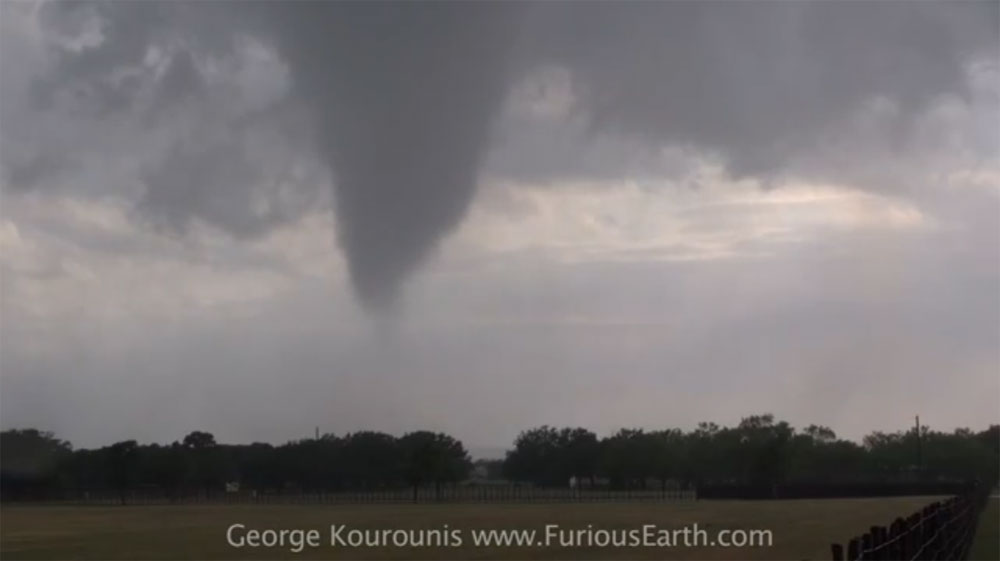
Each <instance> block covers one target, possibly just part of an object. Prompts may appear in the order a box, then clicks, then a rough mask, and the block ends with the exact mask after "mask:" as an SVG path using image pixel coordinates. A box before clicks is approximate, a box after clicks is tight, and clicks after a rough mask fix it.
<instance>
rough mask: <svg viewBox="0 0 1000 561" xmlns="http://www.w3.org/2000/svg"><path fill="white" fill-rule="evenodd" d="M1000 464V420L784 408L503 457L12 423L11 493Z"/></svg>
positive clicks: (616, 485)
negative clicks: (77, 445)
mask: <svg viewBox="0 0 1000 561" xmlns="http://www.w3.org/2000/svg"><path fill="white" fill-rule="evenodd" d="M477 464H478V467H479V469H477V470H475V472H473V468H474V467H476V465H477ZM998 474H1000V425H992V426H990V427H989V428H988V429H986V430H983V431H980V432H974V431H972V430H969V429H958V430H956V431H954V432H950V433H948V432H938V431H932V430H930V429H928V428H926V427H923V428H922V429H921V431H920V432H919V434H918V433H917V431H916V430H910V431H906V432H895V433H882V432H873V433H871V434H869V435H868V436H866V437H865V438H864V439H863V441H862V442H860V443H856V442H853V441H850V440H845V439H840V438H838V437H837V436H836V434H835V433H834V432H833V431H832V430H831V429H829V428H827V427H822V426H815V425H810V426H808V427H806V428H805V429H802V430H796V429H795V428H793V427H792V426H791V425H789V424H788V423H787V422H785V421H776V420H775V419H774V417H773V416H772V415H754V416H750V417H746V418H744V419H743V420H742V421H741V422H740V423H739V424H738V425H736V426H733V427H722V426H719V425H717V424H715V423H700V424H699V425H698V426H697V427H696V428H695V429H694V430H691V431H683V430H680V429H663V430H651V431H647V430H642V429H622V430H620V431H618V432H616V433H614V434H612V435H610V436H607V437H604V438H599V437H598V436H597V435H596V434H595V433H594V432H592V431H590V430H588V429H585V428H581V427H566V428H555V427H550V426H542V427H537V428H533V429H530V430H526V431H524V432H522V433H521V434H520V435H518V437H517V439H516V440H515V441H514V443H513V447H512V448H511V449H510V450H509V451H508V452H507V455H506V457H505V458H503V459H496V460H480V461H478V462H476V463H474V462H472V461H471V459H470V457H469V454H468V452H467V451H466V449H465V446H464V445H463V444H462V442H461V441H459V440H458V439H456V438H454V437H452V436H449V435H447V434H443V433H435V432H430V431H415V432H411V433H407V434H405V435H403V436H401V437H395V436H393V435H389V434H385V433H381V432H373V431H361V432H355V433H350V434H345V435H343V436H337V435H334V434H324V435H322V436H319V437H318V438H310V439H302V440H295V441H291V442H287V443H285V444H282V445H278V446H274V445H271V444H267V443H260V442H255V443H252V444H220V443H217V442H216V440H215V438H214V437H213V435H212V434H210V433H207V432H201V431H195V432H192V433H190V434H188V435H187V436H185V437H184V438H183V439H182V440H180V441H176V442H173V443H172V444H167V445H160V444H139V443H137V442H136V441H134V440H127V441H122V442H116V443H114V444H111V445H110V446H105V447H102V448H98V449H73V447H72V446H71V445H70V443H69V442H66V441H64V440H61V439H59V438H57V437H56V436H55V435H53V434H51V433H48V432H43V431H38V430H35V429H12V430H6V431H3V432H0V498H2V499H3V500H18V499H41V498H79V497H81V496H84V495H85V494H86V493H89V492H105V493H107V492H114V493H118V494H119V495H120V496H121V498H122V500H123V501H124V500H125V498H126V496H127V495H128V493H130V492H135V491H143V492H147V493H157V494H160V495H162V496H164V497H168V498H171V497H182V496H192V495H198V496H212V495H217V494H221V493H223V492H225V489H226V485H227V484H232V483H236V484H238V486H239V488H240V489H241V490H243V491H244V492H254V493H273V492H303V493H333V492H339V491H375V490H385V489H403V488H412V489H413V492H414V497H416V493H417V490H418V489H420V488H426V487H433V488H438V489H439V488H440V487H441V486H442V485H450V484H456V483H460V482H468V481H469V480H470V477H472V478H473V479H474V480H481V479H489V480H507V481H508V482H511V483H515V484H531V485H535V486H544V487H554V486H555V487H566V486H567V485H568V484H569V482H570V480H571V478H572V479H573V481H574V482H575V483H576V484H577V485H579V486H581V487H595V488H611V489H646V488H650V487H653V486H658V487H660V488H667V487H668V486H669V487H671V488H675V487H680V488H698V487H700V486H702V485H711V484H750V485H774V484H782V483H796V482H807V483H811V484H835V483H851V482H892V481H967V480H970V479H974V478H979V479H983V480H987V481H996V480H997V476H998Z"/></svg>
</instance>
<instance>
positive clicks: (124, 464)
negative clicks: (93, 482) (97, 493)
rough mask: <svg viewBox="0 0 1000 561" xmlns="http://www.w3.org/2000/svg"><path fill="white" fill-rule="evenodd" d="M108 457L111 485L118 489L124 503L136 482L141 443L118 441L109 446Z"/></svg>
mask: <svg viewBox="0 0 1000 561" xmlns="http://www.w3.org/2000/svg"><path fill="white" fill-rule="evenodd" d="M107 458H108V464H109V469H108V474H109V476H110V478H111V481H110V483H111V486H112V487H113V488H114V489H115V490H117V491H118V497H119V499H121V503H122V504H123V505H124V504H125V502H126V500H125V498H126V494H127V491H128V490H129V488H131V487H132V485H133V484H134V483H135V479H136V468H137V467H138V465H139V445H138V444H137V443H136V442H135V441H134V440H125V441H122V442H116V443H114V444H112V445H111V446H109V447H108V448H107Z"/></svg>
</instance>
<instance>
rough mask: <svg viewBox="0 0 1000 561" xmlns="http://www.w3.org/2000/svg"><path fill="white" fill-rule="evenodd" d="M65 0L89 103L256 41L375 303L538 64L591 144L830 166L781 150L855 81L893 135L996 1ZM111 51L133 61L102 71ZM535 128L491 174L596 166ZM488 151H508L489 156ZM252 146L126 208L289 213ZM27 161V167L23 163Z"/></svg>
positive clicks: (245, 216)
mask: <svg viewBox="0 0 1000 561" xmlns="http://www.w3.org/2000/svg"><path fill="white" fill-rule="evenodd" d="M71 6H72V7H71V8H59V9H55V8H53V9H52V12H51V13H49V14H48V15H47V16H46V18H47V20H48V21H50V25H55V23H54V22H58V21H60V17H61V16H60V15H59V14H63V15H65V14H71V15H72V17H70V18H69V20H70V21H71V22H73V26H75V27H77V28H79V27H86V25H85V24H84V23H81V22H86V21H90V20H88V19H87V18H86V17H82V16H79V15H78V14H79V13H80V11H81V10H84V11H86V10H92V11H93V14H96V15H94V16H93V17H96V18H97V20H98V21H99V22H100V26H99V28H100V30H101V36H102V37H103V40H102V41H100V42H98V43H97V44H96V45H95V46H90V47H86V46H85V47H83V48H82V49H77V50H72V49H69V50H64V51H62V52H61V54H60V57H59V61H58V64H57V65H56V66H55V69H54V72H53V74H52V75H51V76H50V77H48V78H46V79H45V80H43V81H42V83H43V84H45V88H43V89H44V90H47V91H49V93H52V92H56V93H58V92H59V91H60V89H62V90H66V89H69V88H76V89H78V90H79V88H80V87H81V86H86V88H84V91H85V94H86V95H89V96H91V97H92V98H93V99H94V100H95V106H96V107H97V108H98V109H99V111H104V112H107V111H115V110H126V109H127V108H129V107H130V100H131V97H132V94H133V93H134V92H136V91H146V89H148V88H146V89H144V88H143V87H141V86H142V84H146V83H154V86H153V87H155V88H156V89H158V91H159V94H158V95H157V96H155V99H157V100H158V101H156V102H155V103H154V105H155V106H157V107H159V106H168V105H170V103H173V102H174V101H176V99H179V98H182V97H184V96H188V95H190V94H191V93H192V92H197V91H199V90H198V86H199V84H201V83H202V78H203V77H202V76H201V75H200V73H199V71H198V65H197V60H198V58H199V57H209V58H211V57H216V58H219V57H229V56H233V53H234V52H235V50H236V49H237V47H236V45H238V43H239V39H240V37H242V36H254V37H256V38H257V39H258V40H262V41H265V42H267V43H269V44H271V45H273V46H274V47H275V48H276V49H277V51H278V52H279V53H280V54H281V56H282V57H283V59H284V61H285V63H286V64H287V65H288V68H289V69H290V77H291V82H292V89H291V90H290V93H289V96H290V98H289V99H290V102H292V103H294V104H297V105H300V106H302V107H303V108H305V110H307V111H311V114H312V116H313V119H312V124H313V126H314V127H315V130H310V129H303V130H307V131H308V134H312V135H314V141H315V145H314V148H315V152H316V156H317V157H318V158H319V159H320V160H322V161H323V162H325V163H326V164H327V165H328V167H329V168H330V171H331V172H332V174H333V177H334V184H335V202H336V211H337V217H338V221H337V224H338V228H339V239H340V243H341V246H342V248H343V250H344V252H345V254H346V257H347V262H348V264H349V267H350V272H351V276H352V278H353V280H354V284H355V287H356V291H357V293H358V294H359V296H360V297H361V299H362V301H363V302H364V303H365V304H367V305H368V306H369V307H371V308H379V307H384V306H388V305H391V303H392V302H393V300H394V299H395V297H396V295H397V292H398V289H399V285H400V283H401V282H402V281H403V280H404V279H405V278H406V277H407V275H408V274H409V273H410V272H411V271H412V270H413V269H415V268H416V267H417V266H419V264H420V262H421V261H422V260H423V259H424V258H425V257H426V255H427V254H428V253H429V252H430V251H431V250H432V249H433V248H434V246H435V244H436V243H437V242H438V241H439V240H440V239H441V238H442V237H443V236H444V235H445V234H447V233H448V232H449V231H450V230H451V229H452V228H453V227H454V226H455V225H456V224H457V223H458V222H459V221H460V220H461V218H462V216H463V215H464V213H465V210H466V208H467V206H468V204H469V201H470V200H471V198H472V197H473V195H474V192H475V185H476V181H477V178H478V175H479V174H480V172H481V169H482V165H483V162H484V160H485V159H486V157H487V152H488V150H489V148H490V147H491V146H493V145H492V140H493V136H492V134H493V130H492V126H491V125H492V124H493V121H495V120H496V119H497V118H499V117H500V116H502V115H503V107H504V105H503V101H504V99H505V97H506V96H507V94H508V92H509V91H510V90H511V89H512V87H513V86H514V85H515V84H518V83H520V81H521V80H523V79H524V78H525V77H526V76H530V73H531V72H532V71H533V70H534V69H536V68H538V67H540V66H556V67H561V68H565V69H567V71H568V72H569V74H570V76H571V77H572V83H573V100H572V104H571V107H570V109H569V112H568V114H567V115H566V116H565V117H564V118H565V119H577V120H578V121H577V122H584V123H586V126H585V132H586V136H591V137H598V136H601V135H612V136H614V137H617V138H622V139H624V140H622V142H624V144H620V145H619V144H612V146H626V147H628V146H646V147H648V148H649V149H650V150H653V151H654V153H655V150H656V149H657V148H659V147H662V146H684V147H693V148H694V149H696V150H697V151H698V152H699V153H703V154H711V155H714V156H718V157H720V158H721V160H722V161H723V162H725V163H726V164H727V166H728V169H729V170H730V172H732V173H734V174H737V175H750V176H755V177H761V178H768V177H770V176H773V175H777V174H781V173H783V172H789V171H791V172H796V173H799V174H809V173H813V174H820V175H824V176H829V175H831V174H833V175H836V174H837V173H843V172H841V171H839V170H833V171H832V172H831V170H829V169H823V170H819V169H817V168H810V167H809V166H808V164H803V163H802V162H809V161H815V160H816V158H814V157H813V158H810V157H811V156H814V155H815V154H817V153H822V152H823V150H825V149H826V148H827V147H826V146H825V142H826V141H827V140H828V139H829V138H830V137H831V135H836V134H837V133H838V131H840V129H841V128H842V127H843V123H844V122H845V121H848V120H849V118H850V117H852V116H855V115H856V114H857V112H858V111H860V110H862V109H863V108H864V107H865V104H868V103H871V102H872V101H873V100H884V101H887V102H888V103H890V104H891V105H892V106H893V108H894V113H893V114H892V115H893V117H892V119H890V120H889V122H888V123H887V128H886V130H884V131H880V134H882V135H883V136H884V137H885V138H886V139H887V142H889V144H892V143H893V142H898V141H899V139H901V138H904V135H903V133H905V132H906V130H907V127H909V126H911V124H912V122H913V121H914V120H915V119H916V118H917V117H919V116H920V115H922V114H923V113H924V111H925V109H926V108H927V107H929V106H930V105H931V104H932V103H934V102H936V101H937V100H939V99H940V98H941V97H942V96H946V95H958V96H963V95H965V94H966V93H967V92H966V91H965V87H966V72H967V65H968V63H969V61H971V60H974V59H976V58H981V57H984V56H985V57H990V59H991V60H994V61H995V53H996V48H997V38H998V37H997V36H998V31H997V29H998V23H1000V21H998V20H1000V15H998V14H1000V8H998V5H997V4H996V3H995V2H981V3H977V2H962V3H947V4H946V3H929V2H919V3H901V2H879V3H858V2H847V3H838V2H808V3H806V2H802V3H791V2H773V3H772V2H752V3H751V2H744V3H734V2H661V3H629V4H621V3H574V4H569V3H539V4H532V5H526V4H514V3H490V4H484V3H476V4H457V3H434V4H419V5H417V4H412V3H408V4H395V3H373V4H355V3H333V2H330V3H326V2H324V3H293V4H282V3H253V4H242V3H236V2H231V3H198V4H191V3H167V2H156V3H154V2H148V3H139V2H112V3H106V4H95V5H91V4H76V3H73V4H71ZM94 6H96V7H94ZM71 27H72V26H71ZM178 44H180V45H182V46H183V48H182V49H180V50H178V49H177V45H178ZM152 45H157V46H159V47H160V48H161V49H163V50H164V51H165V52H170V53H171V56H173V59H172V62H171V63H170V66H169V68H168V71H167V72H166V74H165V75H164V76H160V75H159V74H156V73H154V72H152V70H150V69H149V68H146V66H144V63H143V61H144V60H145V57H146V55H147V54H148V53H149V48H150V46H152ZM122 68H134V69H136V70H137V71H136V72H135V73H133V74H132V75H129V76H131V77H126V78H122V77H121V76H120V72H119V71H120V70H121V69H122ZM113 78H114V79H113ZM553 126H554V127H564V128H563V129H561V130H568V131H575V130H576V129H574V128H572V127H570V128H565V127H566V125H565V123H560V122H558V119H556V120H555V121H554V122H553ZM556 130H560V129H558V128H557V129H556ZM298 134H302V132H301V131H299V133H298ZM582 136H585V135H581V134H577V133H576V132H572V133H571V134H562V135H558V134H557V135H556V136H555V137H554V138H556V140H557V141H558V142H568V143H569V144H573V143H574V142H575V141H574V140H573V139H575V138H577V137H582ZM541 137H542V138H544V133H543V134H542V136H541ZM566 139H568V140H566ZM179 142H184V141H179ZM558 142H557V143H558ZM630 143H631V144H630ZM223 144H225V143H223ZM545 145H546V142H545V141H541V142H537V143H536V146H538V148H537V150H535V151H536V152H537V154H534V156H535V158H533V159H527V161H525V166H524V168H523V170H522V173H520V174H512V175H515V176H523V175H524V174H525V173H527V174H529V175H536V176H537V175H559V174H567V173H569V174H573V173H580V172H581V171H582V172H583V173H586V174H590V173H591V170H593V169H594V168H595V167H596V168H600V169H603V168H605V167H608V166H605V165H598V166H594V164H593V162H592V161H591V162H587V161H580V159H578V158H574V157H572V153H573V151H572V150H567V149H566V148H565V147H562V146H553V147H552V149H551V152H552V155H553V157H551V158H548V157H546V154H548V153H549V150H548V149H547V148H546V146H545ZM991 148H993V147H991ZM624 151H625V152H628V153H630V154H631V153H634V152H633V150H632V149H631V148H627V149H625V150H624ZM612 152H613V151H612ZM581 153H583V154H587V151H586V150H583V151H582V152H581ZM602 153H603V152H602ZM870 157H872V156H871V155H870V154H862V153H858V154H854V155H852V158H853V159H854V160H855V161H862V160H864V159H865V158H870ZM595 158H596V157H595ZM513 159H514V160H517V159H518V158H517V157H514V158H513ZM583 159H584V160H592V158H589V157H587V158H583ZM820 159H821V158H820ZM39 161H44V160H39ZM495 161H497V162H500V163H501V164H500V165H498V169H500V170H503V169H504V168H506V169H508V170H511V169H517V168H518V163H517V162H516V161H511V157H509V156H508V157H506V158H505V157H504V156H503V155H500V156H497V157H496V158H495ZM623 161H624V162H625V164H624V165H634V162H633V161H631V159H630V158H627V157H616V156H612V157H611V158H610V160H609V166H611V167H614V166H618V165H623V164H622V162H623ZM548 162H551V163H552V164H551V165H552V166H554V168H553V169H546V165H545V164H546V163H548ZM255 163H256V162H255V161H254V158H243V160H242V161H241V158H240V157H239V151H238V150H237V151H235V152H232V153H229V152H227V151H226V150H224V149H221V152H212V151H211V150H209V151H208V152H205V153H201V154H200V155H198V154H185V147H183V146H181V147H177V146H175V147H174V148H173V149H172V152H171V156H170V157H169V158H166V159H164V163H163V166H162V168H161V169H159V170H155V171H153V172H150V173H148V174H147V175H146V189H147V193H146V195H145V197H144V198H143V203H142V204H143V208H145V209H147V210H148V211H149V212H151V213H153V214H154V215H158V216H160V217H166V219H167V222H168V223H170V224H174V225H175V226H177V227H184V226H185V225H186V224H187V223H188V221H189V219H190V218H192V217H196V218H199V219H201V220H204V221H207V222H210V223H213V224H215V225H217V226H220V227H222V228H224V229H226V230H227V231H229V232H230V233H232V234H234V235H237V236H245V235H255V234H259V233H260V232H262V231H266V230H267V229H268V228H270V227H272V226H273V225H275V224H280V223H282V222H283V221H286V220H288V219H290V218H294V217H295V216H297V214H296V213H295V212H288V211H284V210H281V209H272V208H273V207H270V206H266V207H265V208H264V209H263V210H262V207H261V205H259V204H256V203H253V201H254V197H251V196H250V195H248V194H247V193H246V192H245V191H246V190H248V189H251V185H252V184H254V183H255V182H257V181H256V180H257V179H258V177H257V175H258V173H260V172H261V170H260V169H259V168H260V167H261V166H259V165H257V166H256V168H257V169H256V170H255ZM847 163H848V164H850V163H851V162H850V161H849V162H847ZM640 165H646V164H644V163H642V162H640ZM651 165H658V164H651ZM216 166H217V167H218V169H214V168H215V167H216ZM573 167H579V169H565V168H573ZM667 167H668V168H669V166H667ZM843 167H845V168H847V167H850V166H849V165H848V166H843ZM8 168H12V166H10V165H8ZM525 170H526V171H525ZM28 171H31V170H30V169H28ZM36 172H37V173H36ZM22 175H25V172H24V169H23V168H22ZM26 175H27V176H29V177H30V178H33V179H35V180H36V182H37V176H38V175H40V171H38V170H35V172H31V173H27V174H26ZM826 178H830V177H826ZM833 179H838V178H836V177H834V178H833ZM840 179H843V178H840ZM863 187H868V188H873V187H876V186H875V185H864V186H863ZM252 203H253V204H252ZM269 209H272V210H269Z"/></svg>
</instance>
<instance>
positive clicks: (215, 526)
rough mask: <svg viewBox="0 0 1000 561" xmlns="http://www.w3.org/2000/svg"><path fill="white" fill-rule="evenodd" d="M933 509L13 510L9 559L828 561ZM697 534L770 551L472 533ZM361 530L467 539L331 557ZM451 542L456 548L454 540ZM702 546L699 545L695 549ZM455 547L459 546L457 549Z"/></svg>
mask: <svg viewBox="0 0 1000 561" xmlns="http://www.w3.org/2000/svg"><path fill="white" fill-rule="evenodd" d="M932 500H934V499H933V498H928V497H898V498H880V499H828V500H795V501H761V502H755V501H696V502H678V503H640V504H592V503H586V504H529V505H524V504H518V505H499V504H493V505H483V504H461V505H458V504H451V505H316V506H279V505H272V506H223V505H218V506H211V505H199V506H129V507H104V506H90V507H88V506H76V507H73V506H5V507H3V508H2V509H0V516H2V519H0V556H2V557H3V558H4V559H188V558H197V559H240V558H256V559H279V558H280V559H289V558H295V559H323V558H339V559H359V558H365V559H413V558H420V559H433V558H451V559H551V558H559V559H577V558H589V559H598V558H619V559H624V558H627V559H829V556H830V549H829V547H830V543H831V542H832V541H841V542H842V541H844V540H845V539H847V538H848V537H850V536H853V535H855V534H858V533H860V532H862V531H863V530H865V529H866V528H868V527H869V526H871V525H873V524H885V523H887V522H888V521H890V520H892V519H893V518H894V517H896V516H899V515H903V514H907V513H909V512H912V511H914V510H917V509H918V508H920V507H922V506H923V505H925V504H927V503H928V502H931V501H932ZM234 523H242V524H245V525H246V527H247V528H256V529H260V530H263V529H283V528H284V529H303V530H313V529H314V530H316V531H317V532H318V534H319V542H320V544H319V546H318V547H306V548H305V549H304V550H303V551H302V552H301V553H293V552H292V551H291V550H290V546H286V547H275V548H264V547H260V548H256V549H252V548H248V547H244V548H234V547H232V546H230V545H229V544H228V543H227V539H226V530H227V528H228V527H229V526H230V525H232V524H234ZM694 523H697V524H698V527H699V528H702V529H705V530H707V536H708V539H709V540H714V539H715V538H716V537H717V536H718V534H717V532H718V531H719V530H724V529H725V530H752V529H757V530H770V531H771V532H772V536H773V541H772V544H771V545H770V546H769V547H742V548H723V547H719V546H716V547H711V546H700V547H670V548H661V547H639V548H615V547H605V548H600V547H594V546H591V547H561V546H560V545H559V544H558V543H550V544H548V545H543V546H521V547H513V546H508V547H498V546H496V545H493V546H476V545H474V544H473V543H472V542H473V535H472V534H473V531H474V530H490V529H519V530H535V531H536V532H537V536H538V537H539V539H541V538H543V537H544V534H545V526H546V525H547V524H558V525H559V526H560V528H562V529H564V530H569V529H572V530H578V529H579V530H585V529H587V527H588V525H593V526H592V527H593V528H594V529H640V531H641V528H642V526H643V525H646V524H655V525H656V526H657V527H658V528H660V529H663V528H665V529H676V528H681V527H684V526H686V525H691V524H694ZM331 524H337V525H346V526H347V527H349V528H357V529H437V530H441V529H442V528H444V526H445V525H448V528H449V529H450V530H458V531H459V532H460V536H461V539H462V544H461V545H460V546H458V547H449V548H441V547H423V548H406V547H393V546H389V547H372V548H366V547H359V548H351V547H342V546H331V545H330V525H331ZM449 539H451V538H449ZM692 539H693V538H692ZM452 543H454V540H453V539H452Z"/></svg>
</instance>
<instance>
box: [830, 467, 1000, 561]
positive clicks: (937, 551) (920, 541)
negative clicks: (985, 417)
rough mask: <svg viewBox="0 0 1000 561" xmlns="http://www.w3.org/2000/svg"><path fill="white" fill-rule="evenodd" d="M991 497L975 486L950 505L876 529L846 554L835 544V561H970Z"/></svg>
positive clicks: (941, 504) (932, 507) (937, 504)
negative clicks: (985, 508)
mask: <svg viewBox="0 0 1000 561" xmlns="http://www.w3.org/2000/svg"><path fill="white" fill-rule="evenodd" d="M988 495H989V493H988V490H986V489H984V488H983V487H981V486H978V485H973V486H972V487H971V488H970V489H969V490H967V491H966V492H964V493H962V494H960V495H958V496H955V497H953V498H951V499H948V500H947V501H944V502H935V503H932V504H929V505H927V506H926V507H924V508H923V509H921V510H919V511H917V512H914V513H913V514H911V515H909V516H907V517H906V518H897V519H896V520H894V521H893V522H892V524H891V525H889V526H888V527H886V526H872V527H871V528H870V529H869V531H868V532H867V533H865V534H863V535H861V536H856V537H854V538H852V539H851V540H850V541H848V542H847V548H846V550H845V548H844V546H843V545H841V544H839V543H834V544H832V545H831V546H830V549H831V552H832V554H833V560H834V561H845V560H847V561H855V560H867V559H896V560H918V559H919V560H924V559H966V558H967V556H968V553H969V546H970V545H971V544H972V539H973V537H974V536H975V531H976V524H977V522H978V520H979V514H980V512H982V510H983V507H984V506H985V504H986V500H987V497H988ZM845 554H846V557H845Z"/></svg>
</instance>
